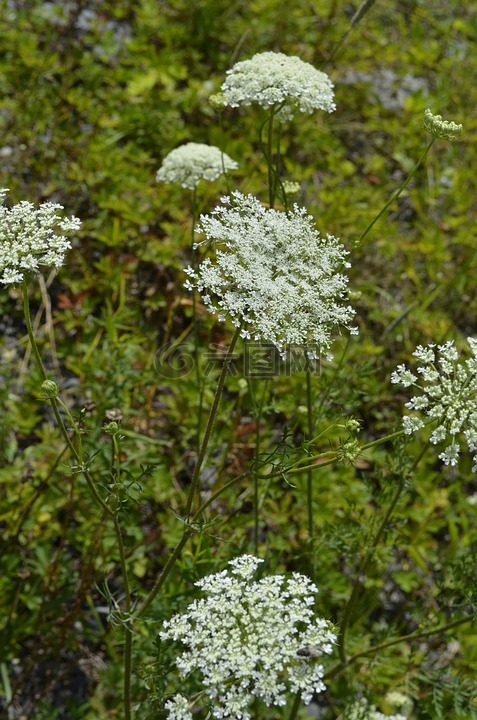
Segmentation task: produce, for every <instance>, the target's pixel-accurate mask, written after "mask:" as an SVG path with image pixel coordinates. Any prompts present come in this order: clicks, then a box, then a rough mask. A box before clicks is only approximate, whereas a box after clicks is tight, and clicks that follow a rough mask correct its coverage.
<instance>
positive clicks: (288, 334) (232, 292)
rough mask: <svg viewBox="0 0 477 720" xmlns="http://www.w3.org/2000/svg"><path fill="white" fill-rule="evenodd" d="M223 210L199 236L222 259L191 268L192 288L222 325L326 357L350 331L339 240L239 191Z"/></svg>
mask: <svg viewBox="0 0 477 720" xmlns="http://www.w3.org/2000/svg"><path fill="white" fill-rule="evenodd" d="M222 202H223V206H221V207H218V208H216V209H215V210H213V211H212V212H211V213H210V214H209V215H201V217H200V227H199V228H198V231H199V232H201V233H203V234H204V235H205V236H206V238H207V240H206V241H205V242H207V241H208V242H211V243H214V247H215V250H216V253H215V259H213V260H212V259H211V258H207V259H205V260H204V261H203V262H202V263H200V264H199V266H198V267H197V268H196V269H193V268H191V267H189V268H187V269H186V271H185V272H186V273H187V274H188V275H189V279H188V280H187V282H186V283H185V287H186V288H188V289H189V290H191V289H193V288H197V290H198V291H199V293H200V294H201V295H202V300H203V302H204V303H205V305H206V307H207V309H208V310H209V311H210V312H212V313H215V314H217V315H218V317H219V320H225V318H226V317H227V316H228V317H230V319H231V320H232V322H233V324H234V325H235V326H237V327H238V326H243V330H242V334H243V336H244V337H246V338H248V339H250V338H251V337H252V336H253V338H254V340H257V341H260V340H264V341H268V342H271V343H273V344H274V345H275V346H276V347H277V348H278V349H279V350H280V351H281V352H285V351H286V346H288V345H292V346H300V347H303V346H305V347H312V348H315V349H316V348H318V349H319V352H318V353H317V352H316V351H315V352H313V353H310V357H318V355H319V354H320V353H321V352H323V351H324V352H327V351H328V349H329V347H330V345H331V342H332V332H333V330H334V329H335V328H336V326H338V325H343V326H345V327H348V329H349V330H350V332H352V333H355V332H357V331H356V330H355V329H354V328H349V323H350V321H351V320H352V318H353V316H354V310H353V308H352V307H350V306H349V305H346V304H345V301H346V298H347V286H348V278H347V277H346V276H345V275H343V274H342V273H341V272H340V271H341V270H342V269H344V268H349V267H350V264H349V263H348V262H347V261H346V257H347V255H348V253H347V251H346V250H345V249H344V247H343V245H342V244H341V243H340V242H339V240H338V239H337V238H335V237H333V236H332V235H325V236H322V235H320V233H319V232H318V230H317V229H316V227H315V224H314V221H313V218H312V217H311V216H310V215H308V214H307V212H306V210H305V209H304V208H299V207H298V206H297V205H295V206H294V208H293V210H292V211H290V212H288V213H287V212H283V211H278V210H269V209H267V208H265V207H263V205H262V204H261V203H260V201H259V200H258V199H257V198H255V197H253V196H252V195H242V194H241V193H239V192H238V191H235V192H233V193H232V195H231V196H230V197H224V198H222ZM202 244H203V243H202Z"/></svg>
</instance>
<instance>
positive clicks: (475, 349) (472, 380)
mask: <svg viewBox="0 0 477 720" xmlns="http://www.w3.org/2000/svg"><path fill="white" fill-rule="evenodd" d="M467 342H468V343H469V347H470V353H471V357H469V358H467V359H465V360H464V361H462V360H460V358H459V353H458V352H457V350H456V348H455V347H454V343H453V341H449V342H447V343H445V345H437V347H436V346H435V345H432V344H431V345H428V346H426V347H422V345H419V347H418V348H416V350H415V351H414V353H413V355H414V357H416V358H417V359H418V360H419V361H420V362H421V363H422V365H421V366H419V367H418V368H417V373H418V375H420V382H418V380H419V378H418V376H417V375H415V374H414V373H413V372H411V371H410V370H408V368H407V367H406V366H405V365H399V366H398V368H397V370H396V371H395V372H393V374H392V375H391V382H392V383H399V384H400V385H403V386H404V387H405V388H407V387H413V388H416V389H417V390H418V391H419V394H417V395H415V396H414V397H412V398H411V400H409V402H407V403H406V407H407V408H409V409H410V410H414V411H416V413H417V414H416V415H413V416H405V417H404V418H403V427H404V430H405V431H406V433H408V434H409V435H410V434H411V433H413V432H416V431H417V430H420V429H421V428H423V427H424V421H423V420H422V415H424V416H425V417H427V418H428V419H429V420H435V421H436V422H437V426H436V427H435V428H434V430H433V432H432V435H431V438H430V440H431V442H432V443H434V444H435V445H437V444H438V443H441V442H444V441H445V440H449V439H450V440H451V443H450V445H448V446H447V447H446V448H445V449H444V451H443V452H442V453H441V454H440V455H439V458H440V459H441V460H442V461H443V462H444V463H445V464H446V465H456V464H457V461H458V459H459V453H460V444H459V442H458V436H463V437H464V438H465V442H466V444H467V447H468V449H469V450H470V452H472V453H474V465H473V467H472V471H473V472H477V339H476V338H470V337H469V338H467Z"/></svg>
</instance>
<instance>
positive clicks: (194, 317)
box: [190, 160, 223, 447]
mask: <svg viewBox="0 0 477 720" xmlns="http://www.w3.org/2000/svg"><path fill="white" fill-rule="evenodd" d="M222 162H223V160H222ZM196 222H197V187H194V190H193V191H192V227H191V237H190V258H191V260H190V261H191V266H192V269H193V270H195V269H196V264H197V263H196V252H197V250H196V249H195V248H194V244H195V226H196ZM192 334H193V337H194V362H195V378H196V383H197V389H198V392H199V407H198V409H197V447H199V443H200V434H201V425H202V409H203V402H204V383H203V378H202V376H201V373H200V365H199V328H198V322H197V290H196V288H193V289H192Z"/></svg>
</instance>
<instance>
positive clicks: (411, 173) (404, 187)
mask: <svg viewBox="0 0 477 720" xmlns="http://www.w3.org/2000/svg"><path fill="white" fill-rule="evenodd" d="M435 140H436V138H435V137H433V138H432V139H431V140H430V142H429V144H428V145H427V147H426V149H425V150H424V152H423V153H422V155H421V157H420V158H419V160H418V161H417V163H416V164H415V165H414V167H413V169H412V170H411V172H410V173H409V175H408V176H407V178H406V179H405V180H404V182H403V183H402V185H401V186H400V187H398V189H397V190H396V192H394V193H393V194H392V195H391V197H390V199H389V200H388V202H387V203H386V205H385V206H384V207H383V208H382V209H381V210H380V211H379V213H378V214H377V215H376V217H375V218H374V220H372V221H371V222H370V223H369V225H368V227H367V228H366V230H365V231H364V232H363V234H362V235H361V237H360V238H359V240H358V242H357V245H360V244H361V243H362V242H363V240H364V238H365V237H366V235H367V234H368V233H369V231H370V230H371V229H372V228H373V226H374V225H375V224H376V223H377V222H378V220H379V218H380V217H381V216H382V215H383V214H384V213H385V212H386V210H387V209H388V207H389V206H390V205H391V204H392V203H393V202H394V201H395V200H397V198H398V197H399V196H400V194H401V193H402V191H403V190H405V189H406V188H407V186H408V185H409V183H410V181H411V179H412V178H413V177H414V175H415V173H416V171H417V169H418V168H419V167H420V166H421V165H422V163H423V162H424V160H425V159H426V156H427V154H428V152H429V150H430V149H431V147H432V146H433V145H434V142H435Z"/></svg>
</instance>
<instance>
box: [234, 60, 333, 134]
mask: <svg viewBox="0 0 477 720" xmlns="http://www.w3.org/2000/svg"><path fill="white" fill-rule="evenodd" d="M221 100H222V102H223V104H224V105H231V106H232V107H239V106H242V105H245V106H247V105H251V104H252V103H257V104H258V105H260V106H261V107H263V108H265V109H268V108H271V107H277V109H279V110H280V113H279V115H278V117H279V119H280V120H290V119H291V118H293V116H294V115H295V114H296V113H297V112H301V113H306V112H308V113H311V112H313V111H314V110H325V111H326V112H333V110H335V109H336V105H335V103H334V94H333V83H332V82H331V80H330V78H329V77H328V75H326V73H324V72H321V71H320V70H317V69H316V68H314V67H313V65H310V64H309V63H307V62H304V61H303V60H300V58H298V57H294V56H292V57H290V56H288V55H284V54H283V53H276V52H264V53H258V54H257V55H254V56H253V57H251V58H250V59H249V60H243V61H241V62H238V63H236V64H235V65H234V66H233V68H231V69H230V70H228V71H227V77H226V79H225V82H224V83H223V85H222V94H221Z"/></svg>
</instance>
